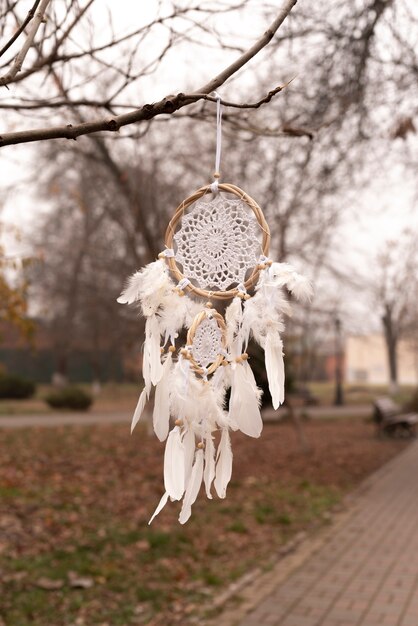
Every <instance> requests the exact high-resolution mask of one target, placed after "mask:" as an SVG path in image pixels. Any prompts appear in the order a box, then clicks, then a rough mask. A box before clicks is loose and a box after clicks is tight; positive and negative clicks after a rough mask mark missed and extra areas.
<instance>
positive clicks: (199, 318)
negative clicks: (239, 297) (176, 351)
mask: <svg viewBox="0 0 418 626" xmlns="http://www.w3.org/2000/svg"><path fill="white" fill-rule="evenodd" d="M211 318H213V319H215V320H216V323H217V324H218V327H219V328H220V330H221V333H222V347H223V348H224V349H225V348H226V324H225V320H224V318H223V317H222V315H221V314H220V313H218V312H217V311H213V310H212V309H210V310H209V311H207V310H205V311H202V312H201V313H198V314H197V315H196V317H195V318H194V320H193V322H192V325H191V326H190V328H189V331H188V333H187V342H186V345H187V346H189V347H190V346H192V345H193V341H194V336H195V334H196V331H197V329H198V327H199V325H200V324H201V323H202V322H203V320H204V319H211ZM187 358H188V359H189V361H190V363H191V365H192V368H193V370H194V371H195V372H196V374H200V375H201V376H202V375H203V374H204V370H203V368H202V367H200V365H199V363H196V361H195V360H194V358H193V355H192V353H191V352H189V351H188V356H187ZM223 360H224V356H223V355H222V354H219V355H218V356H217V357H216V359H215V360H214V361H213V363H212V364H211V365H210V366H209V367H208V368H207V372H206V373H207V374H208V375H209V374H213V372H214V371H215V370H216V369H218V367H219V366H220V365H221V364H222V362H223Z"/></svg>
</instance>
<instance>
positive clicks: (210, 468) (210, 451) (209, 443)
mask: <svg viewBox="0 0 418 626" xmlns="http://www.w3.org/2000/svg"><path fill="white" fill-rule="evenodd" d="M203 478H204V481H205V488H206V495H207V497H208V498H209V499H212V494H211V492H210V487H211V484H212V482H213V479H214V478H215V446H214V444H213V439H212V435H211V434H210V433H208V434H207V436H206V438H205V471H204V473H203Z"/></svg>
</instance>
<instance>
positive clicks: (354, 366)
mask: <svg viewBox="0 0 418 626" xmlns="http://www.w3.org/2000/svg"><path fill="white" fill-rule="evenodd" d="M345 382H346V383H348V384H356V383H357V384H368V385H387V384H389V367H388V359H387V354H386V345H385V340H384V337H383V335H377V334H376V335H357V336H351V337H346V340H345ZM398 383H399V384H400V385H418V349H417V344H416V343H414V342H412V341H407V340H400V341H399V344H398Z"/></svg>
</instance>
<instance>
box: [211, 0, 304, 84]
mask: <svg viewBox="0 0 418 626" xmlns="http://www.w3.org/2000/svg"><path fill="white" fill-rule="evenodd" d="M296 2H297V0H285V1H284V3H283V5H282V8H281V9H280V10H279V13H278V14H277V17H276V19H275V20H274V21H273V23H272V24H271V25H270V27H269V28H268V29H267V30H266V32H265V33H264V34H263V36H262V37H260V39H257V41H256V42H255V44H254V45H253V46H251V48H249V49H248V50H247V51H246V52H244V54H242V55H241V56H240V57H238V59H237V60H236V61H234V62H233V63H231V65H228V67H226V68H225V69H224V70H223V71H222V72H221V73H220V74H218V75H217V76H215V78H212V80H210V81H209V82H208V83H206V85H204V86H203V87H201V88H200V89H199V90H198V92H200V93H210V92H211V91H214V90H215V89H218V87H220V86H221V85H223V84H224V82H225V81H227V80H228V78H230V77H231V76H232V75H233V74H235V73H236V72H238V70H240V69H241V68H242V67H243V66H244V65H245V64H246V63H248V61H250V60H251V59H252V58H253V57H255V55H256V54H258V53H259V52H260V50H262V49H263V48H265V47H266V46H267V44H268V43H270V41H271V40H272V39H273V37H274V35H275V34H276V32H277V31H278V29H279V28H280V26H281V25H282V24H283V22H284V20H285V19H286V17H287V16H288V15H289V13H290V11H291V10H292V9H293V7H294V6H295V4H296Z"/></svg>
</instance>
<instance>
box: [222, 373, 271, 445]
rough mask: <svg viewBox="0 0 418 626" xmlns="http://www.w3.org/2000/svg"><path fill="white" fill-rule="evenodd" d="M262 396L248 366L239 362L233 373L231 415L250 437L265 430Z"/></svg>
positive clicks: (233, 420) (242, 430)
mask: <svg viewBox="0 0 418 626" xmlns="http://www.w3.org/2000/svg"><path fill="white" fill-rule="evenodd" d="M260 398H261V392H260V390H259V389H257V387H255V386H254V384H253V382H252V380H251V378H250V377H249V376H248V375H247V371H246V368H245V367H244V365H243V364H242V363H237V365H236V367H235V369H234V371H233V374H232V386H231V399H230V403H229V417H230V420H231V421H232V422H235V423H236V424H237V425H238V428H239V429H240V431H241V432H243V433H244V434H245V435H248V436H249V437H259V436H260V435H261V431H262V430H263V421H262V419H261V414H260Z"/></svg>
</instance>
